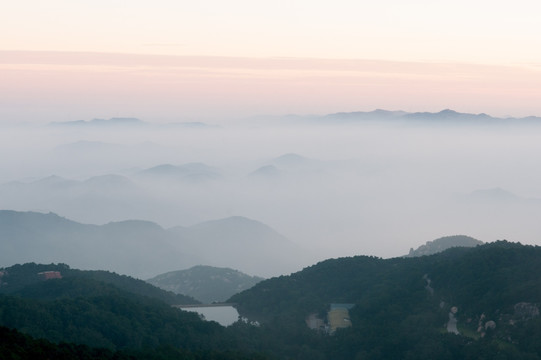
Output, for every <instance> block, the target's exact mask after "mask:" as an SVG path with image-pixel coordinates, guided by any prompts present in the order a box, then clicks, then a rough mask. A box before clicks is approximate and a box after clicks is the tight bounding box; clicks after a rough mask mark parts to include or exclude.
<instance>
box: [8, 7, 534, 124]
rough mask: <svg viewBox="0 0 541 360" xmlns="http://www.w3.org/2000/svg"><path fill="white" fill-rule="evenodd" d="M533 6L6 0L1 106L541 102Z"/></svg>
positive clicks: (35, 115)
mask: <svg viewBox="0 0 541 360" xmlns="http://www.w3.org/2000/svg"><path fill="white" fill-rule="evenodd" d="M540 14H541V3H539V2H538V1H530V0H519V1H514V2H512V3H511V2H509V1H463V0H458V1H454V2H452V3H451V2H447V1H445V2H444V1H434V0H432V1H425V0H413V1H408V2H404V1H399V0H385V1H378V2H365V1H346V0H342V1H333V2H330V1H307V0H296V1H295V0H289V1H248V0H232V1H227V2H225V1H199V2H187V1H168V0H158V1H153V2H148V1H142V0H135V1H120V0H112V1H101V0H97V1H92V2H87V1H80V0H79V1H75V0H69V1H68V0H52V1H47V2H45V1H40V0H23V1H18V2H9V3H7V4H4V5H3V7H2V12H0V34H2V35H0V75H1V78H2V79H3V81H2V82H1V84H0V98H1V99H2V100H0V116H1V117H2V121H3V122H9V121H11V122H23V121H43V122H45V121H55V120H59V121H67V120H73V119H91V118H94V117H105V118H108V117H112V116H136V117H143V118H145V120H149V121H156V122H160V121H162V122H163V121H177V120H197V119H214V120H217V119H229V118H232V117H247V116H252V115H261V114H269V115H281V114H288V113H295V114H314V113H315V114H326V113H333V112H339V111H370V110H373V109H376V108H385V109H389V110H405V111H439V110H442V109H445V108H453V109H455V110H457V111H463V112H473V113H480V112H485V113H489V114H491V115H495V116H508V115H512V116H526V115H541V101H539V98H540V96H541V85H539V84H541V37H539V36H538V33H539V31H538V30H539V29H538V23H539V20H540V18H541V15H540Z"/></svg>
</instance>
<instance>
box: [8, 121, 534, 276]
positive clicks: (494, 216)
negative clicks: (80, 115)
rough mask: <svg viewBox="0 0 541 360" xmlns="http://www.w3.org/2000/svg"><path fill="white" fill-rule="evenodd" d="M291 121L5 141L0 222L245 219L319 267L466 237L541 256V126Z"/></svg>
mask: <svg viewBox="0 0 541 360" xmlns="http://www.w3.org/2000/svg"><path fill="white" fill-rule="evenodd" d="M289 119H290V118H283V119H279V118H276V119H266V120H265V121H263V120H255V119H252V120H249V121H248V120H247V121H239V122H236V123H229V124H227V123H224V124H220V125H219V126H205V125H201V124H177V125H168V126H165V125H139V126H138V125H134V126H131V125H125V126H107V125H105V126H101V125H96V126H91V125H63V126H62V125H56V126H53V125H39V126H38V125H36V126H33V125H28V124H27V125H24V126H19V127H9V128H6V127H4V128H2V129H1V133H0V152H1V154H2V155H1V158H0V183H1V185H0V208H2V209H11V210H20V211H27V210H34V211H46V212H48V211H51V212H55V213H57V214H59V215H61V216H64V217H67V218H69V219H72V220H75V221H79V222H83V223H93V224H104V223H107V222H110V221H118V220H126V219H143V220H151V221H154V222H156V223H158V224H160V225H161V226H163V227H165V228H168V227H173V226H178V225H183V226H188V225H192V224H196V223H199V222H203V221H206V220H212V219H220V218H225V217H229V216H233V215H240V216H245V217H248V218H251V219H255V220H258V221H261V222H263V223H265V224H267V225H269V226H271V227H272V228H274V229H275V230H276V231H278V232H279V233H281V234H283V235H285V236H286V237H288V238H289V239H290V240H292V241H294V242H296V243H298V244H299V245H301V246H303V247H305V248H307V249H308V251H312V252H313V254H314V255H313V258H314V260H315V259H324V258H329V257H336V256H349V255H355V254H366V255H376V256H380V257H393V256H400V255H404V254H407V253H408V251H409V249H410V247H417V246H419V245H421V244H423V243H425V242H426V241H429V240H434V239H436V238H438V237H441V236H447V235H455V234H465V235H469V236H473V237H475V238H477V239H479V240H482V241H494V240H497V239H507V240H510V241H520V242H522V243H527V244H541V239H540V238H539V235H540V234H541V222H540V221H539V219H540V218H541V185H540V184H541V167H539V154H541V141H539V135H538V132H539V131H540V130H541V127H539V126H536V125H531V126H530V125H528V126H527V125H505V124H504V125H502V124H500V125H479V126H477V125H467V124H460V125H449V124H447V125H437V126H436V125H433V124H432V125H431V124H428V123H421V122H420V123H414V124H411V125H408V124H406V123H403V122H385V121H382V122H381V123H378V122H362V121H361V122H360V123H340V124H336V125H330V124H328V123H326V124H322V123H320V122H318V121H317V119H315V120H313V121H310V119H303V121H298V119H296V120H295V119H292V120H289ZM145 120H148V121H150V120H151V119H145ZM211 125H212V124H211ZM165 164H169V165H173V166H162V167H158V168H154V167H156V166H158V165H165ZM112 175H115V176H112ZM171 270H174V269H171Z"/></svg>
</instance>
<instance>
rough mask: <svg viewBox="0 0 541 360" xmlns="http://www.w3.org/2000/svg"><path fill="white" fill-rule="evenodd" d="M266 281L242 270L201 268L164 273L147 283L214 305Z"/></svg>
mask: <svg viewBox="0 0 541 360" xmlns="http://www.w3.org/2000/svg"><path fill="white" fill-rule="evenodd" d="M262 280H263V278H260V277H257V276H250V275H247V274H244V273H242V272H240V271H238V270H233V269H229V268H217V267H212V266H203V265H199V266H194V267H192V268H190V269H187V270H178V271H171V272H168V273H165V274H160V275H158V276H155V277H153V278H152V279H148V280H147V282H149V283H150V284H152V285H154V286H157V287H159V288H161V289H164V290H168V291H172V292H174V293H177V294H185V295H189V296H192V297H194V298H195V299H197V300H199V301H201V302H203V303H207V304H210V303H212V302H223V301H225V300H227V299H229V298H230V297H231V296H233V295H234V294H236V293H239V292H241V291H243V290H247V289H249V288H251V287H252V286H254V285H255V284H257V283H258V282H260V281H262Z"/></svg>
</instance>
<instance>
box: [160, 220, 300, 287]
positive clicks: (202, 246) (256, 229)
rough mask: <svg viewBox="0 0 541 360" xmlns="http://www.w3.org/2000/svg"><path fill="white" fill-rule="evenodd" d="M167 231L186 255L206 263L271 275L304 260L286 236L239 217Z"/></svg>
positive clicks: (295, 266) (294, 266)
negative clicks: (197, 256) (196, 257)
mask: <svg viewBox="0 0 541 360" xmlns="http://www.w3.org/2000/svg"><path fill="white" fill-rule="evenodd" d="M169 231H170V232H171V233H173V234H176V235H177V236H178V240H175V242H174V245H176V246H178V248H179V249H183V251H185V252H186V253H187V254H198V255H199V256H201V257H202V258H203V259H204V262H203V264H205V265H211V266H217V267H234V268H237V269H239V270H240V271H242V272H246V273H249V274H256V275H258V276H263V277H271V276H276V275H279V274H284V273H288V272H292V271H295V270H298V269H299V268H300V265H299V264H302V263H303V252H302V250H301V249H300V248H299V247H298V246H296V245H295V244H294V243H293V242H291V241H290V240H288V239H287V238H286V237H285V236H283V235H281V234H279V233H277V232H276V231H275V230H273V229H272V228H270V227H269V226H267V225H265V224H263V223H261V222H258V221H255V220H250V219H247V218H244V217H240V216H234V217H229V218H226V219H221V220H212V221H207V222H204V223H200V224H197V225H194V226H191V227H188V228H181V227H177V228H172V229H170V230H169Z"/></svg>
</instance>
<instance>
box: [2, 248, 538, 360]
mask: <svg viewBox="0 0 541 360" xmlns="http://www.w3.org/2000/svg"><path fill="white" fill-rule="evenodd" d="M51 271H52V272H51ZM0 272H1V274H2V275H1V276H0V279H1V281H2V285H1V286H0V289H1V290H2V291H1V292H2V294H0V326H5V327H8V328H15V329H17V330H18V331H20V332H22V333H24V334H27V335H31V336H33V337H35V338H44V339H47V340H48V341H51V342H53V344H48V343H41V345H38V347H39V346H44V347H45V348H46V350H47V349H48V350H47V351H49V350H50V351H57V350H58V349H57V348H56V347H55V346H56V345H55V344H58V343H62V342H69V343H71V344H83V345H85V346H87V347H89V348H76V347H75V348H72V349H75V350H77V351H79V350H80V351H82V352H83V353H84V354H86V355H85V356H87V355H88V356H90V355H91V354H94V353H96V351H97V352H98V353H99V351H105V352H104V354H106V355H107V356H110V355H111V354H113V355H114V354H118V356H133V357H132V358H146V359H152V358H159V359H174V358H195V359H206V358H212V359H215V358H216V359H221V358H223V359H228V358H243V357H244V358H258V357H259V358H275V359H307V360H308V359H309V360H313V359H322V360H323V359H374V360H375V359H472V360H473V359H541V341H540V340H539V339H541V317H540V311H539V309H540V305H541V278H540V277H539V273H541V248H539V247H534V246H523V245H521V244H516V243H509V242H506V241H499V242H495V243H489V244H485V245H481V246H477V247H474V248H452V249H449V250H446V251H444V252H442V253H439V254H435V255H431V256H423V257H416V258H393V259H381V258H376V257H368V256H355V257H349V258H340V259H330V260H326V261H323V262H321V263H318V264H316V265H313V266H311V267H308V268H306V269H304V270H302V271H300V272H297V273H294V274H292V275H290V276H281V277H278V278H272V279H269V280H265V281H262V282H260V283H258V284H257V285H255V286H254V287H253V288H251V289H249V290H246V291H244V292H242V293H239V294H237V295H235V296H233V297H232V298H231V299H229V302H234V303H236V304H237V307H238V310H239V312H240V314H241V316H243V317H244V319H243V320H242V321H238V322H236V323H235V324H233V325H231V326H229V327H227V328H224V327H222V326H220V325H218V324H217V323H213V322H204V321H202V320H201V319H200V318H199V317H198V316H197V315H196V314H195V313H187V312H183V311H180V310H178V309H175V308H172V307H171V306H170V304H171V299H172V298H170V296H174V295H173V294H170V295H166V296H164V295H163V294H162V293H159V292H161V290H153V291H150V290H149V289H150V288H152V286H151V285H148V284H145V285H146V286H150V288H148V289H146V290H145V291H142V290H141V289H144V288H145V287H144V286H141V287H139V286H138V285H139V283H135V282H132V283H131V285H130V286H131V287H132V288H131V290H130V289H129V288H130V286H127V285H122V284H123V283H124V282H125V281H126V282H127V283H129V282H130V281H128V280H129V279H124V278H122V277H121V278H116V277H115V275H114V274H110V273H106V272H81V271H77V270H72V269H69V268H68V267H67V266H66V265H36V264H25V265H17V266H14V267H11V268H8V269H2V270H0ZM38 273H39V275H36V274H38ZM24 274H26V275H24ZM59 275H61V276H59ZM60 277H61V278H60ZM108 278H109V279H110V278H116V280H115V281H117V282H118V284H115V283H113V281H111V280H110V281H107V280H104V279H108ZM121 280H122V281H121ZM121 287H122V288H121ZM156 291H157V292H156ZM136 292H137V293H136ZM143 292H144V293H146V294H142V293H143ZM158 293H159V294H162V295H153V294H158ZM332 309H335V310H336V309H341V310H340V312H339V314H343V315H341V316H343V319H338V320H339V321H340V322H341V323H342V325H336V323H335V324H334V325H333V324H332V322H333V321H336V316H334V317H333V316H331V314H333V311H334V310H332ZM334 315H336V312H335V313H334ZM333 319H334V320H333ZM342 320H343V321H342ZM346 320H347V321H346ZM313 323H316V324H317V326H315V327H314V326H312V325H313ZM309 325H310V326H312V327H311V328H310V327H309ZM331 325H332V326H331ZM14 334H15V333H9V334H8V335H6V336H11V337H13V336H15V337H17V336H20V335H17V334H15V335H14ZM18 339H19V340H20V341H23V343H24V342H26V343H27V344H29V345H28V346H31V347H33V346H35V344H36V343H34V342H33V340H31V339H29V338H27V337H22V338H20V337H19V338H18ZM19 340H17V341H19ZM2 346H4V348H3V349H6V348H8V349H12V348H11V347H9V346H8V347H6V345H5V344H4V345H2ZM24 346H27V345H24ZM51 346H52V348H51ZM69 346H72V345H69ZM73 346H75V345H73ZM60 347H61V349H60V350H61V351H64V350H66V349H68V348H69V347H68V348H66V347H65V346H64V347H63V348H62V345H60ZM98 348H100V349H102V350H99V349H98ZM51 349H52V350H51ZM62 349H63V350H62ZM103 349H105V350H103ZM12 350H13V351H17V350H16V349H15V350H14V349H12ZM12 350H5V351H12ZM3 351H4V350H3ZM70 351H71V350H70ZM89 354H90V355H89ZM145 354H146V355H145ZM141 356H142V357H141ZM194 356H195V357H194ZM66 358H69V357H66ZM105 358H107V357H105ZM119 358H122V357H119Z"/></svg>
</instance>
